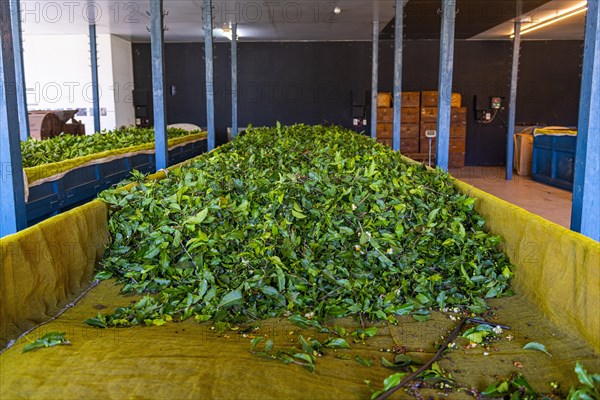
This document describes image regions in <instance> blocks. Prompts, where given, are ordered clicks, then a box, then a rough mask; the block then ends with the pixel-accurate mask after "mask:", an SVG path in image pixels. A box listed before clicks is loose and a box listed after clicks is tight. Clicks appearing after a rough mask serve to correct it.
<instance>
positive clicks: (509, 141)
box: [506, 0, 522, 181]
mask: <svg viewBox="0 0 600 400" xmlns="http://www.w3.org/2000/svg"><path fill="white" fill-rule="evenodd" d="M521 14H522V6H521V0H518V1H517V18H516V19H515V33H514V35H515V37H514V39H513V56H512V68H511V73H510V98H509V100H508V122H507V131H506V180H507V181H510V180H512V177H513V163H514V154H515V121H516V116H517V85H518V82H519V58H520V57H521Z"/></svg>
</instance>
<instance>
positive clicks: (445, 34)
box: [435, 0, 456, 171]
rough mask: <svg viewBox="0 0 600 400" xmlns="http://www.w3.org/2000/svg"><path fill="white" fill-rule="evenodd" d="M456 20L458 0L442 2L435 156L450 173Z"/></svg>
mask: <svg viewBox="0 0 600 400" xmlns="http://www.w3.org/2000/svg"><path fill="white" fill-rule="evenodd" d="M455 20H456V0H442V32H441V35H440V71H439V81H438V86H439V87H438V120H437V139H436V142H437V144H436V153H435V154H436V155H435V156H436V165H437V166H438V167H439V168H441V169H443V170H444V171H448V154H449V151H450V116H451V111H452V110H451V106H452V74H453V73H454V26H455Z"/></svg>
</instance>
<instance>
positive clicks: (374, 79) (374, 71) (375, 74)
mask: <svg viewBox="0 0 600 400" xmlns="http://www.w3.org/2000/svg"><path fill="white" fill-rule="evenodd" d="M371 60H372V61H371V137H372V138H373V139H376V138H377V93H378V91H379V21H373V55H372V57H371Z"/></svg>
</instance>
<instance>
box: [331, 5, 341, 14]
mask: <svg viewBox="0 0 600 400" xmlns="http://www.w3.org/2000/svg"><path fill="white" fill-rule="evenodd" d="M341 12H342V9H341V8H340V7H339V6H335V8H334V9H333V13H334V14H339V13H341Z"/></svg>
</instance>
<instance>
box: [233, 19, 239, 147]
mask: <svg viewBox="0 0 600 400" xmlns="http://www.w3.org/2000/svg"><path fill="white" fill-rule="evenodd" d="M237 67H238V65H237V23H235V22H234V23H233V24H231V135H232V136H233V138H234V139H235V137H236V136H237V133H238V92H237V89H238V72H237Z"/></svg>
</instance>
